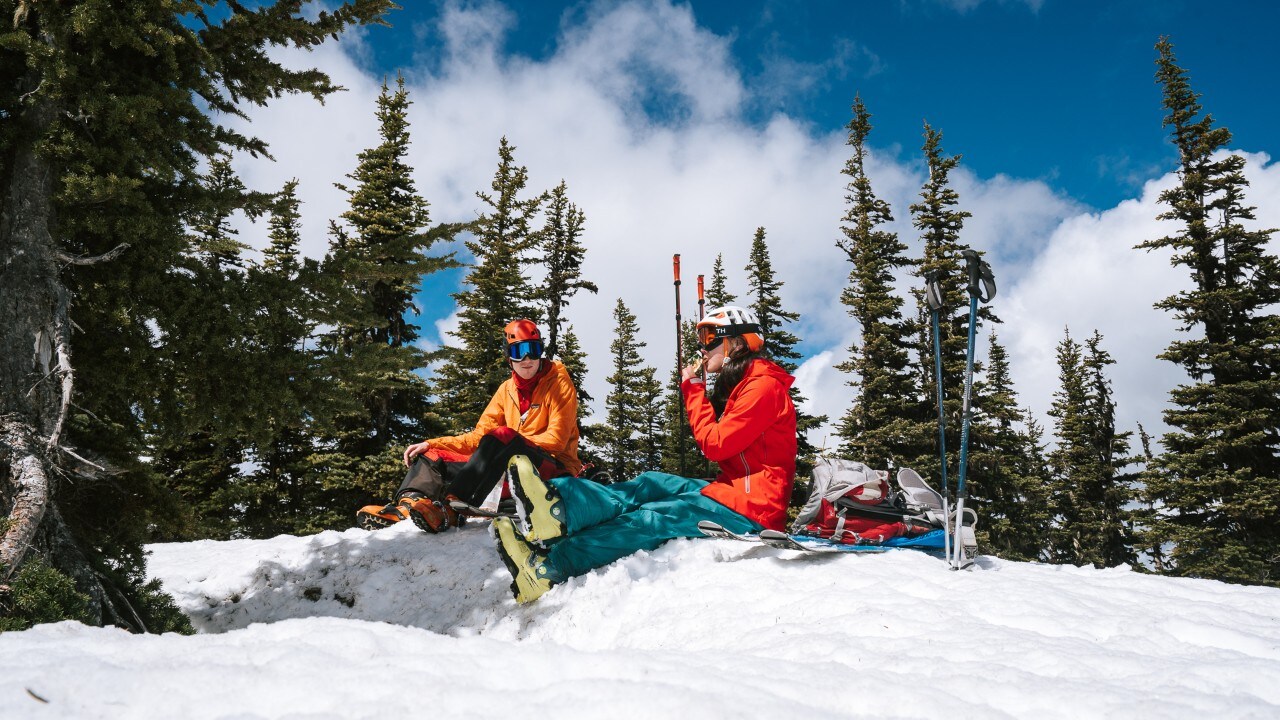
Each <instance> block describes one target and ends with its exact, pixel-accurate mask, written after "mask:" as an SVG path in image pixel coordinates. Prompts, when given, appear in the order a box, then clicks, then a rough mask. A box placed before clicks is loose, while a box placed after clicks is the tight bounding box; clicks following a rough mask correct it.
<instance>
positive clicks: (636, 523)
mask: <svg viewBox="0 0 1280 720" xmlns="http://www.w3.org/2000/svg"><path fill="white" fill-rule="evenodd" d="M551 484H552V485H554V486H555V488H556V490H558V491H559V492H560V498H561V500H562V502H563V503H564V507H565V514H566V522H565V535H564V537H561V538H559V539H558V540H553V541H552V542H551V543H549V547H548V550H547V557H546V560H544V561H543V565H544V566H545V567H546V568H547V577H548V579H550V580H551V581H552V582H556V583H559V582H564V581H565V580H567V579H569V578H571V577H574V576H576V575H582V574H583V573H586V572H588V571H590V570H592V569H593V568H598V567H600V566H602V565H608V564H609V563H611V562H613V561H614V560H617V559H618V558H622V557H626V556H627V555H630V554H631V553H634V552H636V551H637V550H653V549H654V548H657V547H658V546H659V545H661V544H662V543H664V542H666V541H668V540H671V539H674V538H680V537H703V535H702V533H701V532H699V531H698V521H699V520H712V521H714V522H717V523H720V524H721V525H723V526H724V527H725V528H727V529H729V530H732V531H733V532H736V533H754V532H760V530H761V529H762V527H761V525H759V524H758V523H756V522H755V521H753V520H751V519H750V518H747V517H744V516H742V515H739V514H738V513H736V512H734V511H733V510H730V509H729V508H727V507H725V506H724V505H721V504H720V503H718V502H716V501H715V500H712V499H711V498H709V497H706V496H704V495H703V494H702V493H701V492H700V491H701V490H702V488H704V487H706V485H707V481H706V480H693V479H690V478H684V477H680V476H678V475H669V474H667V473H661V472H647V473H644V474H642V475H640V476H638V477H636V478H635V479H634V480H628V481H627V482H622V483H617V484H615V485H601V484H599V483H597V482H593V481H591V480H586V479H583V478H575V477H561V478H555V479H554V480H552V481H551Z"/></svg>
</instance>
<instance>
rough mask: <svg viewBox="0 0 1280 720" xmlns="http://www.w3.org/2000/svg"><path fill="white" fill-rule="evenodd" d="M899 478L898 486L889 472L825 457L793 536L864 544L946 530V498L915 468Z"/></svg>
mask: <svg viewBox="0 0 1280 720" xmlns="http://www.w3.org/2000/svg"><path fill="white" fill-rule="evenodd" d="M896 479H897V483H896V486H895V484H894V483H891V482H890V480H889V472H888V471H887V470H875V469H872V468H870V467H868V466H867V465H865V464H863V463H860V462H857V461H856V460H845V459H843V458H822V459H821V460H819V461H818V464H817V465H815V466H814V468H813V484H812V490H811V491H810V493H809V500H808V502H806V503H805V506H804V508H802V509H801V510H800V514H799V515H798V516H797V517H796V520H795V522H794V523H792V526H791V531H792V533H793V534H797V535H811V536H814V537H820V538H826V539H828V540H831V541H833V542H838V543H842V544H846V545H862V544H876V543H883V542H885V541H886V540H892V539H893V538H897V537H902V536H904V535H916V534H920V533H922V532H927V531H929V530H933V529H935V528H940V527H942V526H943V518H944V513H943V502H942V496H941V495H939V494H938V492H937V491H936V490H934V489H933V488H931V487H929V485H928V484H927V483H925V482H924V480H923V479H922V478H921V477H920V475H919V473H917V472H916V471H915V470H911V469H910V468H903V469H901V470H899V471H898V475H897V478H896Z"/></svg>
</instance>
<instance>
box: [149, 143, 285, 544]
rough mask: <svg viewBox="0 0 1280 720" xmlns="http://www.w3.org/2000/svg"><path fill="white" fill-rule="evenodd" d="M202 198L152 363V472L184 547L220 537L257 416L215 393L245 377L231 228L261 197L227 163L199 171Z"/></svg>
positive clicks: (247, 309) (192, 215)
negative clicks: (170, 504) (180, 524)
mask: <svg viewBox="0 0 1280 720" xmlns="http://www.w3.org/2000/svg"><path fill="white" fill-rule="evenodd" d="M201 184H202V187H203V188H204V190H205V191H206V192H205V193H204V194H202V195H201V196H200V198H199V200H198V201H197V202H193V203H192V206H191V208H190V211H189V216H188V217H189V219H188V227H189V240H190V250H189V252H188V253H187V254H186V255H185V256H184V257H183V258H182V259H181V260H179V266H180V267H181V268H182V270H183V271H184V273H185V275H186V276H187V277H188V278H189V279H188V281H187V282H185V283H181V284H176V285H175V286H174V287H172V288H171V290H170V297H169V302H168V310H169V312H167V313H166V314H165V315H163V316H161V317H159V318H158V319H157V320H156V327H157V328H158V329H159V331H160V333H161V334H163V335H164V337H165V339H166V342H165V344H164V348H163V350H162V351H161V353H160V361H159V363H158V364H157V367H158V370H159V372H161V373H162V376H163V377H164V378H165V386H166V388H167V392H166V393H165V395H164V396H163V397H161V398H159V399H158V400H157V402H156V405H155V408H154V410H153V415H154V417H156V418H157V419H159V420H160V422H159V423H158V429H157V431H156V432H154V433H153V435H152V451H153V453H154V456H155V465H156V468H157V470H158V471H159V472H160V473H162V474H163V475H165V476H167V477H169V478H171V482H170V484H169V486H170V488H171V489H172V490H173V491H174V492H175V493H176V494H177V495H178V496H180V497H181V498H182V500H183V501H184V503H185V504H187V505H188V506H189V507H190V509H191V510H192V511H193V515H192V516H191V518H190V524H189V525H188V526H187V527H186V528H185V531H184V533H183V534H184V536H185V537H186V538H188V539H190V538H197V537H215V538H229V537H231V536H232V535H233V534H234V529H235V523H234V519H233V509H232V508H233V507H234V503H233V502H231V501H230V500H231V498H232V497H233V496H235V494H236V493H237V491H238V487H237V486H238V484H239V481H240V472H239V467H240V465H241V464H242V463H243V462H244V460H245V450H246V448H245V443H244V437H245V436H246V435H247V434H249V433H251V432H252V431H253V430H254V429H255V428H256V426H257V425H258V418H260V417H263V416H264V415H265V413H263V412H262V411H263V410H265V407H264V406H265V405H268V404H269V403H267V402H265V398H263V396H262V395H260V394H254V396H253V397H251V398H242V397H239V396H238V394H235V393H228V392H225V391H224V390H223V388H227V387H246V386H248V384H250V383H252V382H253V380H254V376H253V373H252V368H251V365H252V363H251V362H248V361H247V360H246V357H245V356H246V354H249V353H251V352H252V348H251V347H249V346H248V344H247V343H246V338H247V337H248V335H249V328H248V324H249V322H250V318H251V317H252V314H253V308H252V307H251V304H250V303H249V302H248V297H249V288H248V278H247V276H246V274H245V272H244V270H243V266H244V264H245V263H244V260H243V258H242V256H241V253H242V252H243V251H244V250H247V249H248V246H247V245H245V244H244V243H243V242H241V241H240V240H239V239H238V237H237V234H238V233H237V231H236V230H235V228H234V227H233V226H232V224H231V218H232V215H233V213H234V212H235V211H236V210H238V209H240V208H246V209H248V210H249V212H250V215H252V216H256V215H257V214H258V212H259V210H260V208H261V201H262V196H261V195H260V194H257V193H255V194H253V195H250V194H249V193H248V191H247V188H246V187H245V185H244V183H243V182H241V180H240V179H239V178H238V177H236V175H235V173H234V171H233V170H232V168H231V161H230V159H229V158H228V157H227V156H225V155H224V156H218V157H215V158H213V159H212V160H211V161H210V163H209V170H208V172H207V173H205V174H204V176H203V177H201Z"/></svg>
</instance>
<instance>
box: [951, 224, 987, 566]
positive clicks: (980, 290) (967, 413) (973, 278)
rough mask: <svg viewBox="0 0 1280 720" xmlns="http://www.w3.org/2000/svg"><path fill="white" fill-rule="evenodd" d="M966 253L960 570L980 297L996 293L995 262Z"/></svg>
mask: <svg viewBox="0 0 1280 720" xmlns="http://www.w3.org/2000/svg"><path fill="white" fill-rule="evenodd" d="M960 254H961V255H962V256H963V257H964V261H965V269H966V270H967V271H968V275H969V340H968V344H967V346H966V347H965V360H964V404H963V405H962V406H961V412H962V413H963V415H962V417H963V420H962V421H961V423H962V424H961V425H960V470H959V472H958V473H957V476H956V525H955V532H956V536H955V543H954V547H955V557H954V559H953V561H952V563H951V569H952V570H959V569H960V566H961V564H962V563H963V559H964V558H963V546H962V542H961V541H962V538H963V531H964V501H965V492H966V491H965V487H964V479H965V473H966V471H967V470H968V464H969V426H970V424H972V422H973V407H972V406H971V405H970V402H969V401H970V399H971V396H972V394H973V350H974V348H973V346H974V337H975V336H976V334H977V325H978V301H979V300H981V301H982V302H983V303H988V302H991V298H993V297H995V295H996V281H995V277H994V276H993V275H992V274H991V266H990V265H988V264H987V263H986V261H984V260H983V259H982V256H981V255H979V254H978V251H977V250H972V249H966V250H964V251H963V252H961V253H960Z"/></svg>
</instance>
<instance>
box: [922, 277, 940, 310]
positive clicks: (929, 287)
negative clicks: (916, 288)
mask: <svg viewBox="0 0 1280 720" xmlns="http://www.w3.org/2000/svg"><path fill="white" fill-rule="evenodd" d="M924 298H925V301H926V302H928V303H929V309H930V310H933V311H935V312H936V311H938V310H941V309H942V284H941V283H939V282H938V271H937V270H930V271H929V272H927V273H925V274H924Z"/></svg>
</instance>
